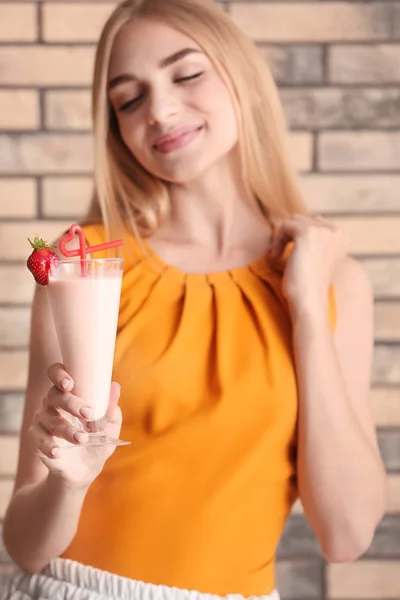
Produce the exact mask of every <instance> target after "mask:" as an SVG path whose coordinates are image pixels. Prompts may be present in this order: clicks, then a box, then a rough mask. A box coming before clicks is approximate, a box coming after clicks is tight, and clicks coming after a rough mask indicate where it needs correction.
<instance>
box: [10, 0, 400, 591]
mask: <svg viewBox="0 0 400 600" xmlns="http://www.w3.org/2000/svg"><path fill="white" fill-rule="evenodd" d="M115 4H116V2H115V1H114V0H25V1H15V0H5V1H0V240H1V243H0V530H1V520H2V518H3V516H4V513H5V510H6V507H7V503H8V501H9V498H10V495H11V493H12V486H13V480H14V476H15V471H16V464H17V454H18V432H19V428H20V424H21V419H22V411H23V403H24V389H25V386H26V378H27V367H28V352H27V344H28V336H29V316H30V305H31V300H32V294H33V289H34V285H33V281H32V278H31V276H30V275H29V273H27V270H26V267H25V265H24V262H25V260H26V256H27V252H28V250H29V246H28V242H27V240H26V238H27V237H28V236H29V237H30V236H32V235H35V234H36V233H40V234H41V235H42V236H43V237H44V238H45V239H47V240H48V241H49V242H50V241H52V240H54V239H56V237H58V236H59V235H60V233H61V232H63V231H64V230H65V229H66V227H67V224H69V223H71V222H72V221H75V220H79V219H81V218H82V217H83V215H84V214H85V212H86V210H87V207H88V205H89V202H90V195H91V190H92V182H91V173H92V168H93V149H92V138H91V115H90V85H91V78H92V72H93V59H94V52H95V43H96V40H97V38H98V35H99V32H100V29H101V26H102V24H103V23H104V21H105V19H106V18H107V16H108V14H109V13H110V11H111V9H112V7H113V6H114V5H115ZM222 6H223V7H224V9H226V10H227V12H228V14H229V15H230V17H231V18H232V19H233V20H234V21H235V22H236V23H237V25H238V26H239V27H240V28H242V29H243V30H244V31H245V32H246V33H247V34H248V35H249V36H250V37H251V38H252V39H253V40H254V41H255V42H256V44H257V46H258V49H259V52H260V54H261V56H262V57H263V58H264V60H265V61H267V62H268V64H269V65H270V68H271V70H272V73H273V76H274V78H275V80H276V82H277V84H278V87H279V94H280V97H281V100H282V104H283V107H284V111H285V115H286V118H287V123H288V127H289V130H290V140H289V146H290V152H291V158H292V162H293V164H294V166H295V167H296V169H297V170H298V172H299V176H300V182H301V186H302V190H303V193H304V196H305V198H306V200H307V202H308V204H309V206H310V208H311V210H312V211H313V212H315V213H318V214H324V215H326V216H327V217H328V218H329V219H331V220H332V222H334V223H336V224H337V225H339V226H340V227H341V228H343V229H344V230H345V231H346V232H347V233H348V234H349V235H350V238H351V248H350V252H351V253H352V254H353V255H354V256H355V257H357V258H358V259H359V260H360V261H361V262H362V264H363V265H364V267H365V269H366V271H367V273H368V275H369V277H370V279H371V281H372V284H373V287H374V292H375V323H374V327H375V347H374V356H373V369H372V387H371V391H370V398H369V400H370V403H371V407H372V412H373V416H374V421H375V424H376V426H377V431H378V441H379V447H380V450H381V453H382V457H383V460H384V462H385V465H386V468H387V471H388V489H389V499H388V505H387V511H386V515H385V517H384V519H383V520H382V522H381V523H380V524H379V527H378V528H377V531H376V535H375V538H374V541H373V544H372V546H371V548H370V549H369V550H368V552H367V553H366V555H365V556H364V557H362V558H361V559H360V560H358V561H356V562H354V563H351V564H327V563H326V562H325V561H324V560H323V558H322V556H321V552H320V548H319V544H318V542H317V540H316V538H315V535H314V534H313V531H312V529H311V527H310V526H309V525H308V523H307V519H306V516H305V515H304V512H303V509H302V505H301V502H300V501H298V502H297V503H296V504H295V506H294V508H293V511H292V514H291V516H290V518H289V520H288V523H287V525H286V527H285V531H284V535H283V537H282V539H281V541H280V544H279V548H278V565H277V583H278V587H279V589H280V591H281V595H282V599H283V600H356V599H357V600H369V599H371V600H372V599H374V600H379V599H380V600H383V599H384V600H391V599H393V600H394V599H398V598H400V577H399V573H400V562H399V556H400V544H399V539H400V234H399V232H400V197H399V192H398V190H399V189H400V133H399V131H400V92H399V83H400V0H369V1H368V2H362V1H360V0H343V1H338V2H334V1H332V0H321V1H319V0H314V1H309V2H305V1H303V0H293V1H289V0H288V1H283V0H258V1H257V2H256V1H251V0H241V1H239V0H224V2H223V3H222ZM9 563H10V561H9V558H8V557H7V553H6V552H5V550H4V548H3V546H2V544H1V543H0V572H2V571H4V570H6V569H8V568H9V566H10V564H9Z"/></svg>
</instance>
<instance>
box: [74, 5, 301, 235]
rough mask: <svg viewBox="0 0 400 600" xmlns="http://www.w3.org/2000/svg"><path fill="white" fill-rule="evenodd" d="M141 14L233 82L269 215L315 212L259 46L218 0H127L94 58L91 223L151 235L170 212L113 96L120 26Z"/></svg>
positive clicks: (245, 152) (258, 195)
mask: <svg viewBox="0 0 400 600" xmlns="http://www.w3.org/2000/svg"><path fill="white" fill-rule="evenodd" d="M136 18H146V19H154V20H157V21H159V22H163V23H165V24H167V25H169V26H170V27H172V28H174V29H176V30H179V31H180V32H182V33H184V34H185V35H187V36H188V37H190V38H191V39H193V40H194V41H195V42H196V43H197V44H198V45H199V46H200V47H201V48H202V50H203V51H204V52H205V54H206V55H207V56H208V57H209V59H210V60H211V62H212V63H213V65H214V67H215V69H216V70H217V72H218V74H219V75H220V77H221V78H222V79H223V81H224V83H225V85H226V86H227V88H228V90H229V92H230V94H231V98H232V101H233V103H234V107H235V110H236V115H237V119H238V128H239V151H240V158H241V165H242V173H243V180H244V182H245V184H246V186H247V189H248V191H249V192H250V194H251V196H252V197H254V198H255V199H256V201H257V203H258V206H259V208H260V214H262V215H264V217H265V218H269V219H271V220H272V219H274V218H276V219H283V218H288V217H290V216H291V215H293V214H294V213H296V212H297V213H300V214H304V215H308V214H310V213H309V211H308V209H307V207H306V205H305V203H304V201H303V199H302V196H301V193H300V190H299V186H298V184H297V181H296V175H295V171H294V169H293V167H292V165H291V164H290V159H289V156H290V154H289V150H288V148H287V131H286V124H285V119H284V115H283V110H282V106H281V102H280V99H279V96H278V91H277V88H276V85H275V82H274V80H273V77H272V75H271V72H270V70H269V68H268V66H267V65H266V63H265V61H264V59H262V58H261V56H260V54H259V52H258V50H257V48H256V47H255V46H254V44H253V43H252V42H251V41H250V40H249V39H248V38H247V37H246V36H245V35H244V34H243V33H242V32H241V31H240V29H239V28H237V27H236V25H235V24H234V23H233V22H232V21H231V20H230V19H229V17H228V16H227V15H226V14H225V13H224V12H223V11H222V10H221V9H220V8H219V7H218V6H217V5H215V4H214V3H213V2H212V0H125V1H124V2H122V3H121V4H119V5H118V6H117V7H116V8H115V10H114V11H113V13H112V14H111V16H110V17H109V19H108V21H107V23H106V24H105V26H104V29H103V32H102V34H101V37H100V40H99V43H98V47H97V53H96V60H95V72H94V82H93V96H92V115H93V127H94V146H95V152H94V153H95V173H94V193H93V199H92V205H91V209H90V211H89V215H88V218H87V221H86V222H88V223H95V222H103V223H104V224H105V227H106V231H107V235H108V236H111V237H115V236H118V235H120V234H121V232H122V231H123V230H124V229H125V228H127V227H128V228H129V229H131V231H133V233H134V234H135V235H136V236H143V237H147V236H150V235H152V234H153V233H154V232H155V231H156V230H157V228H158V227H159V226H160V225H161V224H162V222H163V219H164V217H165V215H166V214H167V213H168V209H169V198H168V193H167V189H166V186H165V185H164V183H163V182H162V181H160V180H159V179H157V178H156V177H154V176H153V175H151V174H150V173H148V172H147V171H146V170H145V169H144V168H143V167H142V166H141V165H140V164H139V163H138V161H137V160H136V159H135V157H134V156H133V155H132V154H131V153H130V152H129V150H128V149H127V147H126V146H125V144H124V143H123V141H122V139H121V136H120V134H119V130H118V125H117V120H116V117H115V114H114V113H113V111H112V108H111V106H110V103H109V100H108V95H107V80H108V71H109V63H110V57H111V51H112V47H113V43H114V40H115V37H116V36H117V34H118V32H119V31H120V29H121V27H122V26H123V25H124V24H125V23H127V22H128V21H130V20H132V19H136Z"/></svg>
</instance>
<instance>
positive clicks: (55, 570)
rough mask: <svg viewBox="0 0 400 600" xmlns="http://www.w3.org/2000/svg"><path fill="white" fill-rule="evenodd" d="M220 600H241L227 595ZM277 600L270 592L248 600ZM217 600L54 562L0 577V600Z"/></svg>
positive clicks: (211, 595)
mask: <svg viewBox="0 0 400 600" xmlns="http://www.w3.org/2000/svg"><path fill="white" fill-rule="evenodd" d="M223 598H224V600H243V599H244V597H243V596H242V595H241V594H228V595H226V596H224V597H223ZM256 598H257V600H280V596H279V593H278V592H277V591H276V590H274V591H273V592H272V593H271V594H267V595H265V596H257V597H256V596H249V597H248V600H252V599H254V600H256ZM29 599H32V600H220V599H221V596H217V595H215V594H203V593H201V592H197V591H191V590H182V589H179V588H175V587H168V586H166V585H154V584H152V583H144V582H143V581H135V580H133V579H128V578H126V577H119V576H118V575H114V574H112V573H107V572H106V571H101V570H99V569H95V568H93V567H89V566H86V565H82V564H80V563H77V562H75V561H72V560H65V559H61V558H58V559H56V560H54V561H52V563H51V564H50V565H49V566H48V567H47V568H46V569H45V570H44V571H42V572H41V573H38V574H37V575H28V574H27V573H24V572H23V571H21V570H19V569H18V570H17V571H16V572H14V573H13V574H12V575H8V576H4V575H3V576H2V577H0V600H29Z"/></svg>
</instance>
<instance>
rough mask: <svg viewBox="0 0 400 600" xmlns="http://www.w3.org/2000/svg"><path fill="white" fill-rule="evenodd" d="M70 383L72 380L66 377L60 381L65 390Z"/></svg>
mask: <svg viewBox="0 0 400 600" xmlns="http://www.w3.org/2000/svg"><path fill="white" fill-rule="evenodd" d="M69 383H70V381H69V379H67V378H66V377H65V378H64V379H61V381H60V385H61V387H62V389H63V390H66V389H67V388H68V386H69Z"/></svg>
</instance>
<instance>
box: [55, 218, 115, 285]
mask: <svg viewBox="0 0 400 600" xmlns="http://www.w3.org/2000/svg"><path fill="white" fill-rule="evenodd" d="M75 234H78V238H79V250H67V248H66V245H67V244H68V243H69V242H72V240H73V239H74V237H75ZM123 244H124V242H123V240H116V241H114V242H106V243H105V244H99V245H98V246H87V245H86V239H85V234H84V232H83V229H82V227H81V226H80V225H78V224H77V223H74V224H73V225H71V227H70V228H69V231H68V233H67V234H66V235H64V236H63V237H62V238H61V240H60V241H59V243H58V249H59V251H60V252H61V254H62V255H63V256H66V257H67V258H73V257H75V256H80V257H81V276H82V277H87V269H86V262H85V261H86V255H87V254H92V253H93V252H99V251H100V250H108V249H109V248H117V247H118V246H123Z"/></svg>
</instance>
